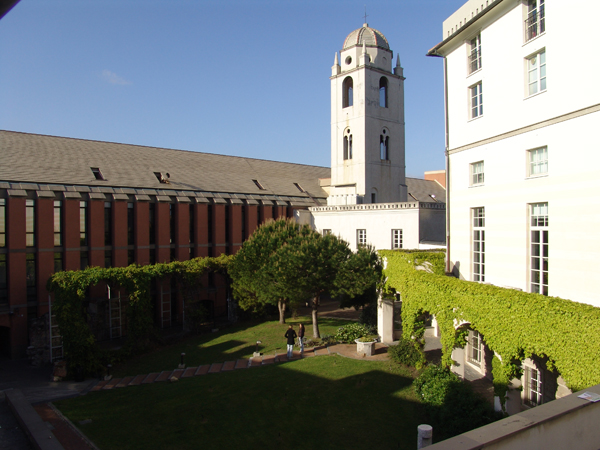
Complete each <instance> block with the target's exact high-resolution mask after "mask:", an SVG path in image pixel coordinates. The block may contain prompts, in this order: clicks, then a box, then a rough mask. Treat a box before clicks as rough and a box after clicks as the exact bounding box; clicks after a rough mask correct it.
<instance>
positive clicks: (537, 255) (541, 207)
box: [530, 203, 549, 295]
mask: <svg viewBox="0 0 600 450" xmlns="http://www.w3.org/2000/svg"><path fill="white" fill-rule="evenodd" d="M530 208H531V209H530V212H531V292H535V293H538V294H542V295H548V253H549V249H548V246H549V243H548V203H534V204H532V205H530Z"/></svg>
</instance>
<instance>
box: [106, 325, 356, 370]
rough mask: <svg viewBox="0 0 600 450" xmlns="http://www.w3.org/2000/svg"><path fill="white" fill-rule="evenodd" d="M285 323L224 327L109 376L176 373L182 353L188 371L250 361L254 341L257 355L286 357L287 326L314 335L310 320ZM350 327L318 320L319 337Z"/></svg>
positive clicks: (131, 362)
mask: <svg viewBox="0 0 600 450" xmlns="http://www.w3.org/2000/svg"><path fill="white" fill-rule="evenodd" d="M287 322H288V323H287V324H285V325H280V324H279V322H278V321H270V322H262V323H259V324H257V323H244V324H242V325H238V326H234V327H227V328H225V329H223V330H221V331H219V332H217V333H209V334H204V335H200V336H194V337H190V338H187V339H184V340H182V341H181V342H178V343H177V344H173V345H170V346H167V347H162V348H160V349H158V350H156V351H154V352H152V353H148V354H145V355H141V356H138V357H135V358H132V359H131V360H129V361H128V362H126V363H124V364H120V365H119V366H117V367H115V368H114V369H113V371H112V373H113V374H114V376H117V377H123V376H128V375H140V374H146V373H151V372H160V371H163V370H170V369H176V368H177V365H178V364H179V361H180V355H181V353H185V364H186V366H187V367H194V366H198V365H201V364H211V363H216V362H225V361H235V360H236V359H239V358H249V357H251V356H252V353H253V352H254V351H255V349H256V341H261V342H262V344H261V345H260V346H259V351H261V352H263V353H265V354H268V355H272V354H274V353H285V352H286V340H285V338H284V337H283V335H284V334H285V331H286V330H287V327H288V325H289V324H293V325H294V329H295V330H296V331H298V324H299V323H300V322H302V323H303V324H304V325H305V327H306V336H308V337H311V336H312V333H313V327H312V321H311V318H310V317H299V318H297V319H287ZM349 323H351V322H349V321H348V320H341V319H329V318H320V319H319V330H320V332H321V336H324V335H326V334H331V335H333V334H335V332H336V331H337V329H338V328H339V327H341V326H344V325H348V324H349Z"/></svg>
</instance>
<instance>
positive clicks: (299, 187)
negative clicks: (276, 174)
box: [294, 183, 306, 192]
mask: <svg viewBox="0 0 600 450" xmlns="http://www.w3.org/2000/svg"><path fill="white" fill-rule="evenodd" d="M294 186H296V187H297V188H298V190H299V191H300V192H306V191H305V190H304V188H303V187H302V186H300V185H299V184H298V183H294Z"/></svg>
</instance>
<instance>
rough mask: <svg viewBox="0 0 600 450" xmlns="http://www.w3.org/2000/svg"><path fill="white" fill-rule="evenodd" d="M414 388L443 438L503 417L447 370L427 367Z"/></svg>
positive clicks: (429, 417) (415, 382) (439, 367)
mask: <svg viewBox="0 0 600 450" xmlns="http://www.w3.org/2000/svg"><path fill="white" fill-rule="evenodd" d="M413 386H414V387H415V391H416V392H417V394H418V395H419V396H420V397H421V398H422V399H423V403H425V408H426V411H427V416H428V419H429V420H430V422H431V423H432V425H433V427H434V429H437V430H438V436H440V435H441V436H442V437H443V438H444V439H446V438H449V437H451V436H456V435H457V434H461V433H465V432H467V431H469V430H472V429H474V428H478V427H481V426H483V425H487V424H488V423H491V422H493V421H495V420H498V419H500V418H502V414H501V413H497V412H495V411H494V408H493V407H492V405H491V404H490V403H489V402H488V401H487V400H485V399H484V398H483V397H481V396H480V395H478V394H476V393H475V392H473V389H472V388H471V386H470V385H469V384H467V383H465V382H463V381H462V380H461V379H460V378H459V377H458V375H456V374H455V373H453V372H451V371H450V369H448V368H445V367H441V366H429V367H427V368H426V369H425V370H424V371H423V373H422V374H421V375H420V376H419V378H417V379H416V380H415V381H414V383H413Z"/></svg>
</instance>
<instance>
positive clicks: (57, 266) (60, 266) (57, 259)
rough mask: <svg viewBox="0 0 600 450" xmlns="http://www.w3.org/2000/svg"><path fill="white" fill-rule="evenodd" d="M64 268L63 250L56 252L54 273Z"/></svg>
mask: <svg viewBox="0 0 600 450" xmlns="http://www.w3.org/2000/svg"><path fill="white" fill-rule="evenodd" d="M62 270H63V259H62V253H61V252H54V273H56V272H61V271H62Z"/></svg>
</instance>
